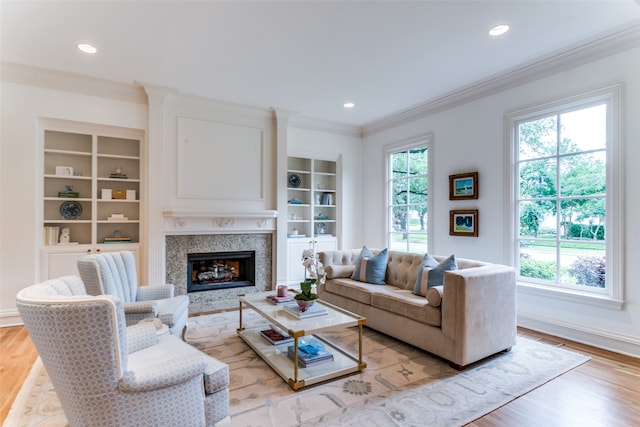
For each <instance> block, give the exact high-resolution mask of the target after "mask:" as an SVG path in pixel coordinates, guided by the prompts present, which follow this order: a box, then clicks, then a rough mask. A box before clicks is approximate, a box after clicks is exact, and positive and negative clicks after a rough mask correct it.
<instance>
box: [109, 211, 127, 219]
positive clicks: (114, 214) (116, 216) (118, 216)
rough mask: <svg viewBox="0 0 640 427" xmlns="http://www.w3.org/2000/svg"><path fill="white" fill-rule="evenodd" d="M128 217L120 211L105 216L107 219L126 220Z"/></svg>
mask: <svg viewBox="0 0 640 427" xmlns="http://www.w3.org/2000/svg"><path fill="white" fill-rule="evenodd" d="M128 219H129V218H127V217H126V216H124V214H121V213H113V214H111V216H109V217H108V218H107V221H127V220H128Z"/></svg>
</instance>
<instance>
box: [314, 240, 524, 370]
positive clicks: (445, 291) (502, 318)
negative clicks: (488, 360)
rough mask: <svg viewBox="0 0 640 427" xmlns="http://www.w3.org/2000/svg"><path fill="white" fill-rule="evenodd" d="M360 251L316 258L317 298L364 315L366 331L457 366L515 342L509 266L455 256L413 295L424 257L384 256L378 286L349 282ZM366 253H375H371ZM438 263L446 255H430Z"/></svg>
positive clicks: (512, 281) (513, 292) (512, 282)
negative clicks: (435, 282) (452, 266)
mask: <svg viewBox="0 0 640 427" xmlns="http://www.w3.org/2000/svg"><path fill="white" fill-rule="evenodd" d="M360 251H361V250H360V249H354V250H343V251H326V252H320V253H319V261H320V262H322V263H323V264H324V266H325V271H326V273H327V279H326V282H325V283H324V285H319V286H318V295H319V298H321V299H322V300H324V301H327V302H329V303H332V304H335V305H337V306H339V307H342V308H344V309H347V310H349V311H352V312H354V313H357V314H359V315H361V316H364V317H366V318H367V326H368V327H370V328H372V329H375V330H378V331H380V332H383V333H385V334H388V335H391V336H393V337H395V338H398V339H400V340H402V341H405V342H407V343H409V344H412V345H414V346H416V347H419V348H421V349H424V350H426V351H428V352H430V353H433V354H435V355H437V356H440V357H442V358H444V359H446V360H448V361H449V362H450V364H451V365H452V366H454V367H456V368H457V369H463V368H464V367H465V366H466V365H468V364H470V363H473V362H476V361H478V360H480V359H483V358H485V357H487V356H490V355H492V354H495V353H497V352H500V351H503V350H509V349H510V348H511V347H512V346H513V345H514V344H515V343H516V279H515V269H514V268H512V267H508V266H504V265H498V264H490V263H485V262H480V261H473V260H468V259H457V260H456V261H457V268H458V269H457V270H455V271H446V272H445V273H444V280H443V284H442V286H435V287H432V288H429V290H428V292H427V297H423V296H420V295H416V294H414V292H413V291H414V285H415V282H416V276H417V275H418V270H419V267H420V264H421V262H422V261H423V258H424V254H411V253H404V252H394V251H389V252H388V261H387V268H386V273H385V280H384V282H385V284H384V285H380V284H370V283H365V282H361V281H358V280H353V279H351V275H352V274H353V271H354V269H355V263H356V261H357V259H358V256H359V255H360ZM371 252H372V253H373V254H374V255H375V254H377V253H379V251H376V250H372V251H371ZM433 258H434V259H435V260H436V261H437V262H442V261H443V260H445V259H446V257H438V256H434V257H433Z"/></svg>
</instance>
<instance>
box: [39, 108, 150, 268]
mask: <svg viewBox="0 0 640 427" xmlns="http://www.w3.org/2000/svg"><path fill="white" fill-rule="evenodd" d="M143 138H144V133H143V132H142V131H139V130H132V129H120V128H113V127H106V126H100V125H96V126H91V125H88V124H84V123H78V124H75V123H69V122H65V121H55V120H46V121H45V122H44V126H43V163H42V164H43V166H42V168H43V169H42V170H43V178H42V179H43V191H42V196H43V197H42V198H43V211H42V225H43V263H42V275H43V278H50V277H58V276H60V275H62V274H77V269H76V266H75V264H76V260H77V258H78V257H79V256H82V255H84V254H87V253H92V252H100V251H105V250H106V251H113V250H122V249H127V250H131V251H132V252H134V253H136V254H137V252H138V250H139V243H140V225H141V224H140V219H141V216H140V212H141V207H140V203H141V198H140V190H141V176H140V175H141V174H140V171H141V164H140V162H141V149H142V141H143ZM65 229H67V230H68V231H69V233H68V236H69V238H68V239H65V238H62V240H61V238H60V236H61V235H62V234H63V230H65Z"/></svg>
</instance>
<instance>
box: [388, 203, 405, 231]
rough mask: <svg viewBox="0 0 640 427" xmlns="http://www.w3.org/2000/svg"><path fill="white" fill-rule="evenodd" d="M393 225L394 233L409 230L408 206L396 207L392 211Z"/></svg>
mask: <svg viewBox="0 0 640 427" xmlns="http://www.w3.org/2000/svg"><path fill="white" fill-rule="evenodd" d="M391 212H392V214H391V218H392V225H393V230H394V231H406V230H408V221H409V211H408V210H407V207H406V206H396V207H394V208H393V209H392V211H391Z"/></svg>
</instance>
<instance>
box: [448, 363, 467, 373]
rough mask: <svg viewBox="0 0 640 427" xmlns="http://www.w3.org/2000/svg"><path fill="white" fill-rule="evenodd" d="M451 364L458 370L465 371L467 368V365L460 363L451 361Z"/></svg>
mask: <svg viewBox="0 0 640 427" xmlns="http://www.w3.org/2000/svg"><path fill="white" fill-rule="evenodd" d="M449 366H451V367H452V368H453V369H455V370H456V371H464V370H465V369H467V365H458V364H457V363H453V362H449Z"/></svg>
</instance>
